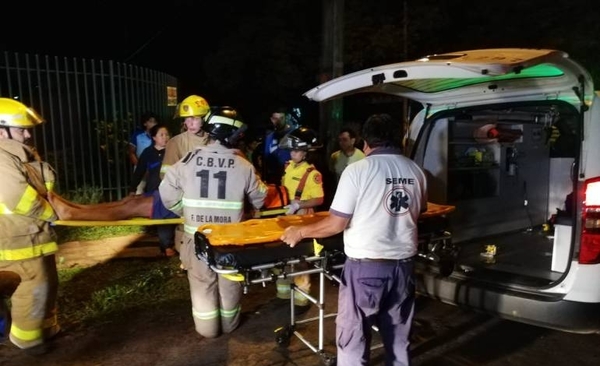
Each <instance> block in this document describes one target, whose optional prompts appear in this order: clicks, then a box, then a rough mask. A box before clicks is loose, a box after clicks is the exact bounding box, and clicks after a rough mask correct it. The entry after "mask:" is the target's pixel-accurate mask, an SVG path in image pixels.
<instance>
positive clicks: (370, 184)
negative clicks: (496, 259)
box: [281, 114, 427, 366]
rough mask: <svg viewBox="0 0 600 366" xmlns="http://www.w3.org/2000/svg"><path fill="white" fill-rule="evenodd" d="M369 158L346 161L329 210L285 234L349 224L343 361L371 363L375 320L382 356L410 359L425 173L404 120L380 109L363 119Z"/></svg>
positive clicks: (340, 341) (332, 230)
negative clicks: (405, 143) (408, 153)
mask: <svg viewBox="0 0 600 366" xmlns="http://www.w3.org/2000/svg"><path fill="white" fill-rule="evenodd" d="M362 135H363V138H364V141H365V148H364V151H365V153H366V155H367V156H366V158H365V159H362V160H360V161H357V162H356V163H353V164H351V165H349V166H348V167H346V169H345V170H344V172H343V173H342V176H341V178H340V181H339V184H338V187H337V190H336V193H335V197H334V199H333V203H332V204H331V208H330V210H329V213H330V214H329V216H328V217H327V218H325V219H323V220H321V221H319V222H317V223H315V224H312V225H307V226H291V227H288V228H287V229H286V230H285V232H284V233H283V235H282V236H281V240H283V241H284V242H286V243H287V244H289V245H290V246H292V247H293V246H294V245H296V244H297V243H298V242H299V241H300V240H302V239H304V238H323V237H329V236H332V235H335V234H337V233H339V232H341V231H344V251H345V253H346V256H347V260H346V263H345V264H344V269H343V271H342V281H341V285H340V291H339V298H338V315H337V318H336V325H337V326H336V344H337V362H338V364H339V365H344V366H352V365H368V364H369V359H370V343H371V326H372V325H376V326H377V327H378V328H379V332H380V335H381V337H382V340H383V344H384V347H385V358H386V361H385V364H386V365H387V366H391V365H409V363H410V361H409V357H408V348H409V345H410V343H409V340H408V336H409V333H410V328H411V325H412V318H413V313H414V302H415V281H414V262H413V258H414V256H415V255H416V254H417V240H418V239H417V220H418V217H419V215H420V213H421V212H425V211H426V210H427V183H426V178H425V174H424V173H423V171H422V170H421V168H419V166H418V165H417V164H416V163H414V162H413V161H412V160H410V159H408V158H406V157H404V156H402V155H401V152H400V149H399V147H400V141H401V135H402V134H401V123H400V121H396V120H393V119H392V118H391V117H390V116H389V115H387V114H376V115H373V116H371V117H369V119H368V120H367V121H366V122H365V124H364V127H363V133H362Z"/></svg>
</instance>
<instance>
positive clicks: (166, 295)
mask: <svg viewBox="0 0 600 366" xmlns="http://www.w3.org/2000/svg"><path fill="white" fill-rule="evenodd" d="M99 192H100V193H101V191H99V190H97V189H94V188H90V187H83V188H80V189H78V190H77V191H75V192H74V193H73V194H71V195H65V196H66V197H67V198H68V199H69V200H71V201H73V202H77V203H98V202H100V201H101V194H100V193H99ZM55 229H56V233H57V235H58V242H59V243H64V242H69V241H87V240H98V239H103V238H110V237H117V236H124V235H129V234H138V233H142V232H143V231H144V227H143V226H91V227H71V226H58V227H56V228H55ZM179 263H180V262H179V259H178V258H177V257H173V258H170V259H165V258H160V259H154V258H150V259H148V258H123V259H113V260H111V261H109V262H106V263H102V264H97V265H95V266H92V267H73V268H65V269H60V270H59V271H58V276H59V284H60V285H59V291H58V306H59V321H60V323H61V324H62V325H63V327H79V326H93V325H95V324H100V323H103V322H107V321H112V320H114V319H115V318H118V317H120V316H123V314H125V313H126V312H127V311H129V310H131V309H136V308H142V307H146V308H147V307H148V306H149V304H150V305H151V306H160V304H161V303H163V302H164V303H168V302H172V301H174V300H175V301H189V286H188V282H187V278H183V277H178V276H177V275H176V272H177V270H178V269H179Z"/></svg>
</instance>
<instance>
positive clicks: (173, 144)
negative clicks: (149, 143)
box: [160, 131, 208, 177]
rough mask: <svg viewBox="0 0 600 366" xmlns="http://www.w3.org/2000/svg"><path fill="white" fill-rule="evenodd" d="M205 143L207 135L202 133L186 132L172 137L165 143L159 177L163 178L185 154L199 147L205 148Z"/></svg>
mask: <svg viewBox="0 0 600 366" xmlns="http://www.w3.org/2000/svg"><path fill="white" fill-rule="evenodd" d="M207 143H208V135H207V134H206V133H204V132H200V133H199V134H192V133H189V132H187V131H186V132H182V133H180V134H179V135H176V136H174V137H173V138H172V139H170V140H169V142H167V146H166V147H165V156H164V157H163V161H162V165H161V167H160V176H161V177H164V175H165V173H166V171H167V170H168V169H169V167H171V166H172V165H174V164H175V163H176V162H178V161H179V160H181V158H183V157H184V156H185V155H186V154H187V153H189V152H190V151H194V150H196V149H197V148H199V147H202V146H206V144H207Z"/></svg>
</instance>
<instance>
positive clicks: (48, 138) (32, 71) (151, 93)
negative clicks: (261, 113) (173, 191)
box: [0, 52, 177, 200]
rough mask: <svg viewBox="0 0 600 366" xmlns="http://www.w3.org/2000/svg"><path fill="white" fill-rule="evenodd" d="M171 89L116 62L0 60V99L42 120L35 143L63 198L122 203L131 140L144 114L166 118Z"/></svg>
mask: <svg viewBox="0 0 600 366" xmlns="http://www.w3.org/2000/svg"><path fill="white" fill-rule="evenodd" d="M176 88H177V79H175V78H174V77H172V76H170V75H167V74H164V73H161V72H158V71H154V70H149V69H146V68H142V67H138V66H134V65H128V64H124V63H120V62H114V61H105V60H93V59H78V58H67V57H55V56H44V55H30V54H18V53H12V52H4V54H3V55H2V56H1V57H0V96H1V97H5V98H14V99H16V100H19V101H21V102H23V103H24V104H26V105H28V106H32V107H33V108H34V109H35V110H36V111H37V112H39V113H40V114H41V115H42V116H43V117H44V118H45V119H46V121H47V123H45V124H44V125H43V126H41V127H37V128H35V129H34V131H33V135H34V138H33V140H34V141H33V142H34V144H35V146H36V147H37V149H38V151H39V152H40V154H41V156H42V157H43V158H44V160H46V161H48V162H49V163H50V164H51V165H52V166H53V167H54V168H55V169H56V170H57V173H58V190H59V191H60V192H61V193H69V192H74V191H76V190H78V189H80V188H83V187H94V188H100V189H102V191H103V192H104V194H105V198H106V199H108V200H114V199H119V198H121V197H122V196H123V195H124V194H125V193H126V191H127V187H128V186H129V183H130V182H131V178H132V169H133V167H132V166H131V165H130V163H129V160H128V158H127V153H126V152H127V144H128V141H129V137H130V135H131V133H132V132H133V130H134V129H135V128H136V127H137V126H138V125H139V118H140V116H141V114H142V113H144V112H145V111H152V112H154V113H156V114H157V115H158V116H159V117H160V118H161V119H162V120H163V121H170V120H171V119H172V116H173V112H174V106H173V105H172V104H174V102H175V101H176V100H177V96H176V94H173V92H174V91H175V93H176V90H177V89H176ZM168 90H169V91H170V92H171V93H169V94H170V97H169V96H168Z"/></svg>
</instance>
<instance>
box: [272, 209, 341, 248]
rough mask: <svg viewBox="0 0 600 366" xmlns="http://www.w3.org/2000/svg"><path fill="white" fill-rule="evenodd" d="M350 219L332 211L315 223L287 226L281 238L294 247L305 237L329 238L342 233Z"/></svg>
mask: <svg viewBox="0 0 600 366" xmlns="http://www.w3.org/2000/svg"><path fill="white" fill-rule="evenodd" d="M349 221H350V218H348V217H342V216H339V215H336V214H335V213H332V212H330V214H329V216H327V217H326V218H324V219H323V220H321V221H319V222H316V223H314V224H311V225H307V226H289V227H287V228H286V229H285V231H284V232H283V234H282V235H281V237H280V239H281V240H282V241H283V242H285V243H286V244H288V245H289V246H290V247H292V248H293V247H294V246H296V244H298V242H299V241H300V240H302V239H305V238H327V237H330V236H333V235H335V234H338V233H341V232H342V231H343V230H344V229H345V228H346V226H348V222H349Z"/></svg>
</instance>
